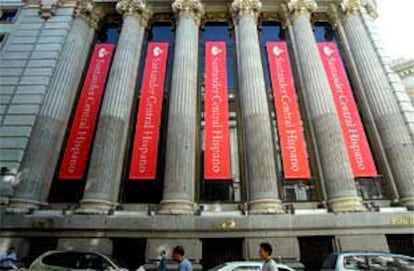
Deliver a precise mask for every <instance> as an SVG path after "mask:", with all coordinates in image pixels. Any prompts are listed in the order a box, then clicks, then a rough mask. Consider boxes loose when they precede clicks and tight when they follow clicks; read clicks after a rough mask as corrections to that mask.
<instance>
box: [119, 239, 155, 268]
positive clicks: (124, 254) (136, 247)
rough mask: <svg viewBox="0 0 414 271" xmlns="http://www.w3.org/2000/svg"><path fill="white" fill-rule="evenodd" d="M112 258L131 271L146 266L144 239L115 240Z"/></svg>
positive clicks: (145, 241)
mask: <svg viewBox="0 0 414 271" xmlns="http://www.w3.org/2000/svg"><path fill="white" fill-rule="evenodd" d="M112 242H113V251H112V256H113V257H114V258H115V260H117V261H118V263H119V264H120V265H121V266H122V267H123V268H127V269H129V270H136V269H138V268H139V267H140V266H141V265H144V264H145V248H146V243H147V240H146V239H144V238H114V239H112Z"/></svg>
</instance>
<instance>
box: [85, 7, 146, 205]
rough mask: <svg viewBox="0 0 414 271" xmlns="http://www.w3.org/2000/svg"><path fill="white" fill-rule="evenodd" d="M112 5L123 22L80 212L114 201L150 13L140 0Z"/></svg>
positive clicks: (117, 191) (120, 176)
mask: <svg viewBox="0 0 414 271" xmlns="http://www.w3.org/2000/svg"><path fill="white" fill-rule="evenodd" d="M116 9H117V11H118V12H119V13H121V14H123V25H122V30H121V35H120V36H119V41H118V44H117V49H116V52H115V55H114V59H113V61H112V66H111V71H110V74H109V78H108V83H107V86H106V90H105V96H104V98H103V102H102V109H101V112H100V116H99V121H98V126H97V130H96V136H95V141H94V144H93V149H92V155H91V161H90V166H89V172H88V178H87V183H86V187H85V192H84V196H83V199H82V201H81V206H80V208H79V210H78V212H81V213H107V212H108V211H109V210H110V209H111V208H113V207H114V206H115V205H116V202H117V201H118V194H119V189H120V185H121V179H122V170H123V165H124V156H125V153H126V152H125V150H126V143H127V137H128V130H129V126H130V120H131V109H132V105H133V103H134V96H135V95H134V93H135V90H136V80H137V75H138V67H139V63H140V56H141V50H142V42H143V37H144V32H145V26H146V23H147V21H148V19H149V17H150V11H149V9H148V7H147V6H146V4H145V3H144V2H143V1H142V0H121V1H119V2H118V3H117V5H116Z"/></svg>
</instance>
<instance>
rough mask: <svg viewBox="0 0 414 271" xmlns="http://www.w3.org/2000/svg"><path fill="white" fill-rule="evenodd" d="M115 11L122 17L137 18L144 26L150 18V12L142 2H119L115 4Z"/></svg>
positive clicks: (122, 0)
mask: <svg viewBox="0 0 414 271" xmlns="http://www.w3.org/2000/svg"><path fill="white" fill-rule="evenodd" d="M116 10H117V11H118V13H120V14H122V15H123V16H127V15H132V16H137V17H138V18H139V19H140V20H141V23H142V24H143V25H144V26H146V25H147V23H148V20H149V18H150V17H151V16H152V10H151V9H150V8H149V7H148V5H147V4H146V2H145V1H143V0H119V1H118V3H116Z"/></svg>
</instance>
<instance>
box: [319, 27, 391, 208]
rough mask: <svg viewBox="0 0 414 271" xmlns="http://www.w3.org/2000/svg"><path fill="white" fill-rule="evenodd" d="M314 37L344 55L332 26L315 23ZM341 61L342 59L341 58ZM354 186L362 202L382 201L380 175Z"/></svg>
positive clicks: (363, 121) (359, 179) (383, 195)
mask: <svg viewBox="0 0 414 271" xmlns="http://www.w3.org/2000/svg"><path fill="white" fill-rule="evenodd" d="M314 35H315V39H316V41H317V42H335V43H336V44H337V46H338V49H339V52H340V54H341V56H343V55H344V53H343V51H342V46H341V45H342V44H341V43H340V42H339V39H338V37H337V35H336V33H335V31H334V30H333V28H332V26H331V25H330V24H329V23H328V22H316V23H315V25H314ZM342 59H344V58H343V57H342ZM343 62H344V61H343ZM344 66H345V72H346V74H347V75H348V78H349V79H351V77H350V76H349V74H350V73H349V70H348V67H347V65H346V63H345V62H344ZM349 83H350V85H351V90H354V89H355V88H354V86H353V82H352V80H349ZM354 98H355V103H356V105H357V108H358V109H359V108H360V104H359V103H358V99H357V97H356V96H355V95H354ZM358 113H359V116H360V117H361V121H362V124H363V125H364V123H368V122H369V120H365V119H364V118H365V116H364V115H363V114H361V111H360V110H359V112H358ZM368 132H369V131H368V130H366V129H365V133H366V135H367V138H368V143H369V144H370V146H372V143H371V142H370V138H369V133H368ZM371 151H374V149H373V148H371ZM373 158H374V160H375V159H379V158H378V157H376V155H375V154H374V153H373ZM375 162H377V161H375ZM376 164H378V163H376ZM377 170H379V171H380V170H381V169H380V168H377ZM379 174H380V172H379ZM356 186H357V189H358V194H359V196H360V197H362V198H363V199H364V200H380V199H384V197H385V195H386V193H385V187H384V186H385V183H384V178H383V177H382V176H381V175H380V176H378V177H372V178H358V179H357V182H356Z"/></svg>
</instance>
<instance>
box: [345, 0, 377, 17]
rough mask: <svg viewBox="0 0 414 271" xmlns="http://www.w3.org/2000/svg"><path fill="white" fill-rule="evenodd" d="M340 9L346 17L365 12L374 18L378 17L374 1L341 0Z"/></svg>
mask: <svg viewBox="0 0 414 271" xmlns="http://www.w3.org/2000/svg"><path fill="white" fill-rule="evenodd" d="M339 7H340V9H341V11H342V12H343V15H344V16H345V17H347V16H350V15H355V14H359V13H362V12H364V11H365V12H367V13H368V14H369V15H370V16H371V17H372V18H376V17H378V13H377V5H376V4H375V2H374V1H373V0H341V2H340V3H339Z"/></svg>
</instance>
